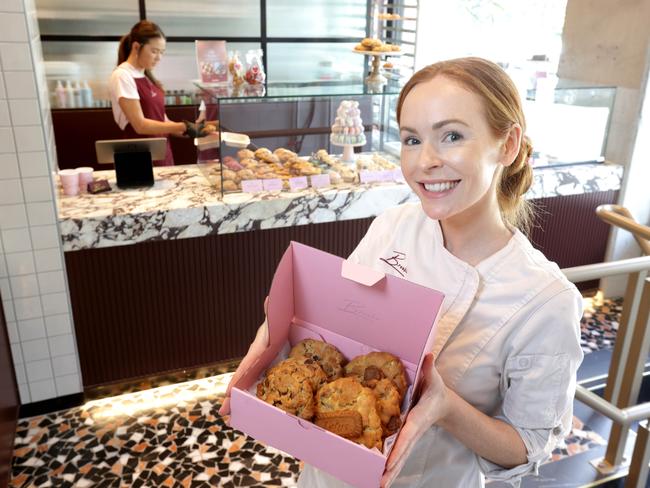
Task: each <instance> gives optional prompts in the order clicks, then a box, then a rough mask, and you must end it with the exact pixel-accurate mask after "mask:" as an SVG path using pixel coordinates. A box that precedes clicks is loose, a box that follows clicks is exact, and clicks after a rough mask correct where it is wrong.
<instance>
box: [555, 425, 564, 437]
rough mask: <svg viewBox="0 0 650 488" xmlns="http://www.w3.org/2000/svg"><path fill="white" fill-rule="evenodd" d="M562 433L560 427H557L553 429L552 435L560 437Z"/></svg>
mask: <svg viewBox="0 0 650 488" xmlns="http://www.w3.org/2000/svg"><path fill="white" fill-rule="evenodd" d="M561 433H562V427H560V426H559V425H558V426H557V427H555V428H554V429H553V434H554V435H560V434H561Z"/></svg>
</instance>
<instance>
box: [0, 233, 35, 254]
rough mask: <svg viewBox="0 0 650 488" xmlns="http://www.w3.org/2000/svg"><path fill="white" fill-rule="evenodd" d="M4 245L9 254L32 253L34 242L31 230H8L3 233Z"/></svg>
mask: <svg viewBox="0 0 650 488" xmlns="http://www.w3.org/2000/svg"><path fill="white" fill-rule="evenodd" d="M2 244H3V245H4V250H5V252H7V253H10V252H21V251H31V250H32V241H31V238H30V235H29V229H27V228H26V227H23V228H21V229H7V230H4V231H2Z"/></svg>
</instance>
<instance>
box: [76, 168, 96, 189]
mask: <svg viewBox="0 0 650 488" xmlns="http://www.w3.org/2000/svg"><path fill="white" fill-rule="evenodd" d="M76 170H77V173H79V188H80V189H81V193H86V191H88V183H91V182H92V181H93V169H92V168H91V167H89V166H83V167H81V168H76Z"/></svg>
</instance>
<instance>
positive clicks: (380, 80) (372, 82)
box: [352, 48, 402, 88]
mask: <svg viewBox="0 0 650 488" xmlns="http://www.w3.org/2000/svg"><path fill="white" fill-rule="evenodd" d="M352 51H354V52H355V53H357V54H363V55H365V56H372V70H371V71H370V74H369V75H368V76H367V77H366V78H365V82H366V85H368V87H370V88H381V87H382V86H383V85H385V84H386V83H388V79H387V78H386V77H385V76H384V75H382V74H381V72H380V71H379V66H380V64H381V57H382V56H401V55H402V52H401V51H397V50H383V51H375V50H372V51H371V50H362V49H357V48H354V49H353V50H352Z"/></svg>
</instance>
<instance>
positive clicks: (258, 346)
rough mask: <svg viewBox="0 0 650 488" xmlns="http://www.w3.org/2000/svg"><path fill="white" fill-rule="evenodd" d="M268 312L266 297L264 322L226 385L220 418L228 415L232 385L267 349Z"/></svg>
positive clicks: (267, 299) (267, 298)
mask: <svg viewBox="0 0 650 488" xmlns="http://www.w3.org/2000/svg"><path fill="white" fill-rule="evenodd" d="M268 311H269V297H266V299H265V300H264V322H263V323H262V325H260V328H259V329H257V334H256V335H255V339H254V340H253V343H252V344H251V345H250V347H249V348H248V352H247V353H246V356H244V358H243V359H242V360H241V363H239V366H238V367H237V371H235V374H234V375H233V376H232V378H231V380H230V383H228V388H227V389H226V396H225V398H224V399H223V403H222V405H221V408H220V409H219V415H221V416H222V417H223V416H224V415H228V414H230V391H231V390H232V385H234V384H235V383H236V382H237V381H239V378H241V377H242V375H243V374H244V373H245V372H246V371H247V370H248V368H250V367H251V366H252V365H253V364H254V363H255V361H257V359H258V358H259V357H260V356H261V355H262V353H263V352H264V351H265V350H266V349H267V348H268V347H269V326H268V324H267V322H266V316H267V315H268Z"/></svg>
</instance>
